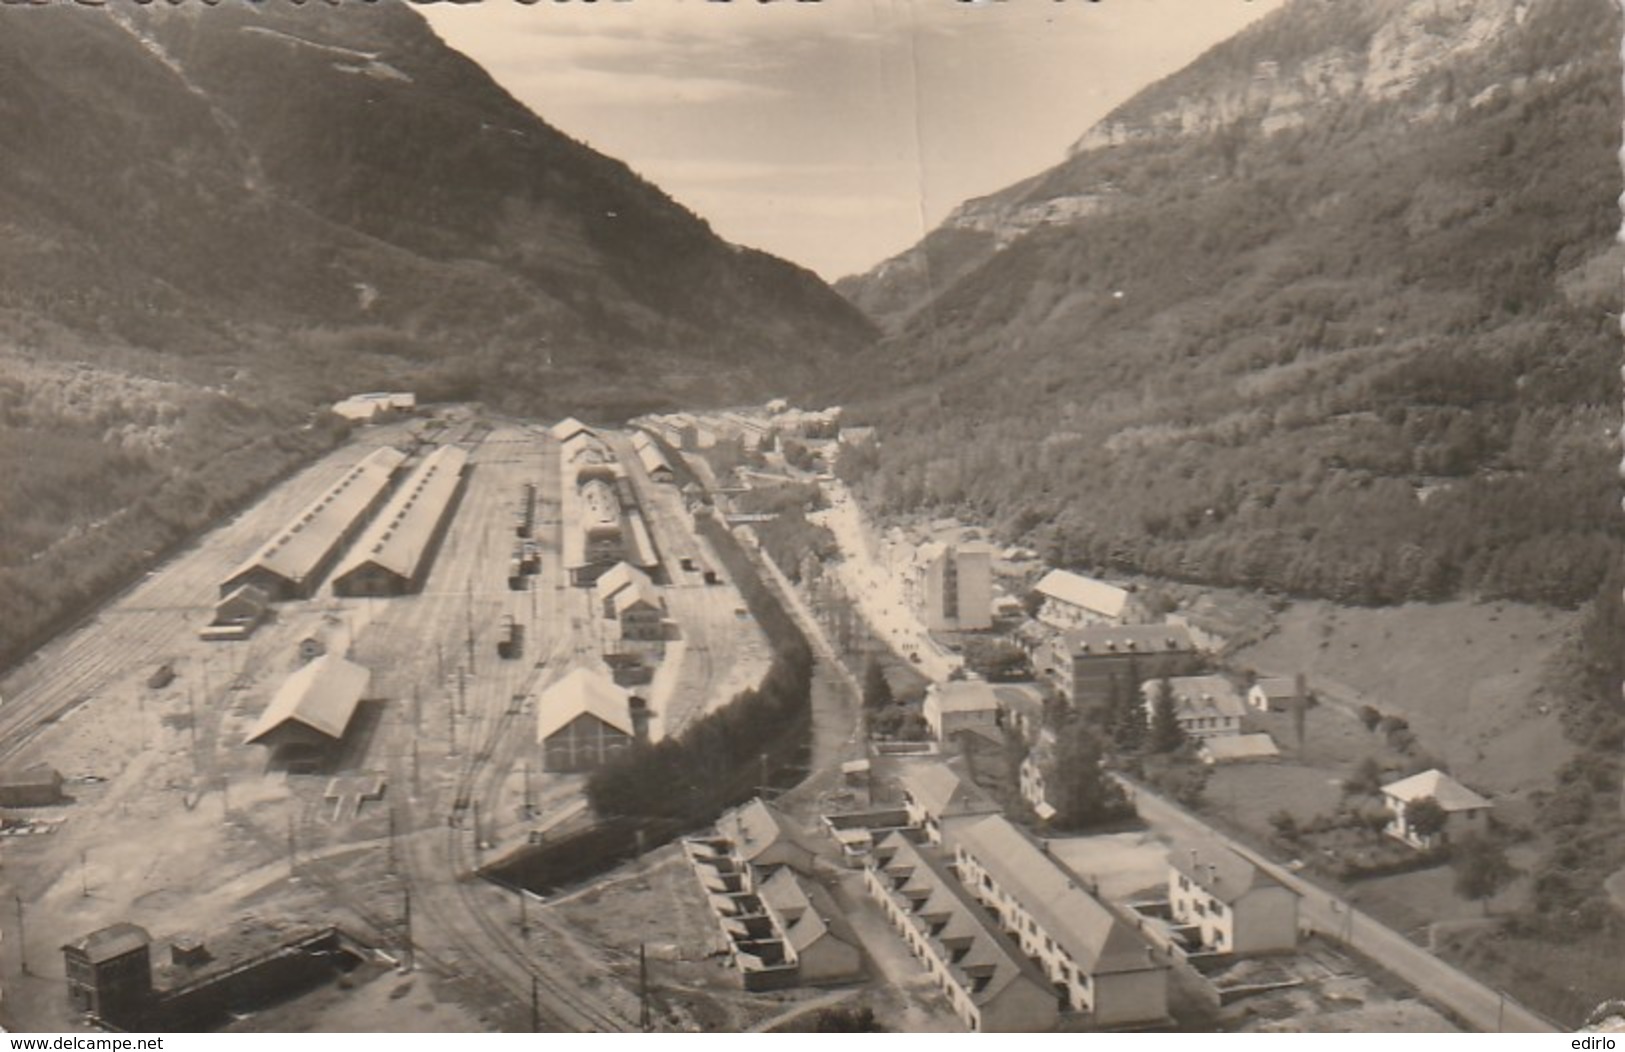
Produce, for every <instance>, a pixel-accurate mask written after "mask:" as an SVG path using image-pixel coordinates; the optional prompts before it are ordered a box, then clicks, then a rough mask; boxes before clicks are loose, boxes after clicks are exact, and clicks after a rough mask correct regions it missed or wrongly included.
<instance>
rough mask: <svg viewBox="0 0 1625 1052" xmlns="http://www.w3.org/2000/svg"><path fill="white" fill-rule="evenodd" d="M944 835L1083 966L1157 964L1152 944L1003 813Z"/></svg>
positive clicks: (1124, 968)
mask: <svg viewBox="0 0 1625 1052" xmlns="http://www.w3.org/2000/svg"><path fill="white" fill-rule="evenodd" d="M945 839H946V840H947V841H949V842H950V843H951V846H953V847H954V848H956V849H959V848H963V849H964V850H965V852H966V853H968V854H970V855H971V856H973V857H974V858H975V859H976V862H977V864H979V865H980V866H981V867H982V868H983V869H985V870H986V871H987V872H988V873H989V874H990V875H991V876H992V877H993V879H994V881H996V882H997V883H998V885H999V886H1000V887H1001V888H1003V889H1004V891H1005V892H1007V893H1008V894H1009V895H1010V896H1011V897H1013V898H1014V899H1015V900H1016V901H1017V902H1018V903H1020V904H1021V907H1022V908H1023V909H1025V910H1026V911H1027V912H1028V914H1030V915H1031V916H1032V918H1033V920H1035V921H1036V922H1037V923H1038V926H1039V928H1040V929H1041V930H1042V931H1043V932H1044V934H1046V935H1048V936H1049V937H1050V938H1052V939H1054V940H1055V941H1056V942H1057V943H1059V944H1060V946H1061V948H1062V949H1064V950H1065V951H1066V953H1067V956H1069V957H1071V958H1072V960H1073V962H1074V963H1076V964H1077V965H1078V967H1080V968H1082V969H1083V970H1084V971H1086V972H1088V973H1090V974H1093V975H1099V974H1103V973H1107V972H1132V971H1140V970H1142V969H1146V968H1150V967H1153V965H1154V962H1153V961H1152V958H1151V950H1150V948H1149V947H1148V946H1147V945H1146V944H1145V943H1144V942H1143V941H1141V939H1140V938H1139V936H1137V935H1135V934H1134V932H1133V931H1131V930H1130V929H1129V928H1128V927H1127V926H1126V925H1124V924H1122V923H1121V922H1119V921H1118V919H1117V917H1116V916H1115V915H1114V914H1113V913H1112V911H1111V910H1109V909H1107V908H1106V907H1105V906H1104V905H1103V904H1102V903H1101V902H1100V901H1099V900H1097V899H1096V898H1095V897H1094V896H1092V895H1090V894H1089V893H1088V892H1087V891H1084V890H1083V889H1082V888H1081V887H1079V886H1078V885H1077V883H1076V882H1075V881H1073V879H1072V878H1071V877H1069V876H1067V874H1066V873H1065V872H1063V871H1062V870H1061V868H1060V867H1059V866H1057V865H1056V864H1055V861H1054V859H1051V858H1050V857H1048V856H1047V855H1046V854H1044V852H1043V851H1041V850H1039V848H1038V846H1037V845H1036V844H1034V843H1033V842H1032V841H1031V840H1028V839H1027V838H1026V837H1025V836H1023V835H1022V834H1021V832H1020V830H1018V829H1016V827H1015V826H1013V825H1011V824H1010V822H1009V821H1008V820H1007V819H1005V818H1004V817H1003V816H1002V815H991V816H989V817H987V818H983V819H979V820H977V821H975V822H961V823H955V824H954V825H953V826H952V827H950V828H949V830H948V831H947V832H946V834H945Z"/></svg>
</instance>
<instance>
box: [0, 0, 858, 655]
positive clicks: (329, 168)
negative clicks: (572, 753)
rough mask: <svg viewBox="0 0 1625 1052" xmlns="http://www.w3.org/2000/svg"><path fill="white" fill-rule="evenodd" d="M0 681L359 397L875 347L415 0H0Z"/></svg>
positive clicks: (701, 396)
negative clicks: (454, 36) (326, 407)
mask: <svg viewBox="0 0 1625 1052" xmlns="http://www.w3.org/2000/svg"><path fill="white" fill-rule="evenodd" d="M0 157H4V159H5V160H4V164H5V179H4V180H0V664H4V663H5V662H7V661H10V660H13V659H15V658H17V657H19V656H21V655H22V654H25V653H27V651H28V650H29V649H30V648H31V647H32V646H34V645H37V644H38V643H39V642H41V641H42V640H43V639H44V638H46V637H47V636H49V635H50V634H51V633H52V632H53V631H55V630H57V629H59V628H61V627H63V626H64V625H66V624H67V623H69V621H71V619H72V618H73V617H74V616H76V615H77V614H78V613H79V612H82V611H84V610H85V609H87V608H89V607H91V606H93V605H94V604H95V603H96V602H97V601H98V600H99V599H100V598H101V597H103V596H105V595H106V594H107V592H108V591H109V590H110V589H112V588H115V587H117V586H118V585H119V584H121V583H123V582H126V581H128V580H130V579H132V578H133V577H134V576H137V575H139V573H140V572H141V571H142V570H144V569H145V568H146V567H148V566H150V565H152V563H153V562H154V561H155V560H157V559H158V558H160V557H161V556H162V555H163V554H164V553H165V552H167V551H171V550H173V549H174V548H175V547H176V546H177V545H180V544H182V543H184V542H185V541H186V539H187V538H189V537H191V536H193V535H194V534H195V533H196V531H198V530H200V529H202V528H204V527H206V526H207V525H208V524H209V523H211V522H213V521H215V520H217V519H218V518H219V517H220V516H221V515H224V514H228V513H229V512H231V511H232V510H233V509H235V508H238V507H240V506H242V504H243V503H244V502H245V501H247V500H249V499H250V498H251V497H252V496H253V495H254V494H255V493H257V492H259V491H260V490H261V489H262V488H263V487H264V486H266V485H267V484H269V483H270V482H272V481H274V480H275V479H277V478H278V477H280V476H282V475H283V474H285V473H287V472H288V471H290V470H292V469H293V468H294V467H295V466H297V465H298V464H299V463H301V462H303V461H305V460H308V459H309V458H310V457H312V456H314V455H316V454H318V453H320V452H321V451H323V450H325V449H327V448H330V447H331V446H332V445H333V444H335V443H337V442H339V441H342V439H343V437H344V435H343V430H342V428H341V427H340V426H339V425H338V424H337V421H336V420H334V419H329V418H328V414H325V413H321V412H313V410H317V409H318V408H319V407H320V405H321V404H322V403H323V402H325V401H328V400H330V399H332V398H333V397H335V396H336V395H339V394H341V393H349V392H352V391H355V390H358V389H359V390H378V389H386V390H387V389H397V388H402V387H404V388H407V389H412V390H416V391H417V392H418V394H419V395H420V397H421V398H422V399H423V400H425V401H435V400H441V399H482V400H484V401H487V402H489V403H493V404H495V405H497V406H498V407H500V408H505V409H511V410H515V411H520V412H533V413H538V414H542V415H560V414H562V413H563V412H566V411H568V412H572V413H578V414H580V415H583V416H585V417H587V418H588V419H594V420H601V419H610V418H614V417H617V416H622V415H630V414H632V413H636V412H641V411H644V410H648V409H652V408H660V407H670V406H674V405H682V404H695V403H699V404H716V403H719V402H727V401H732V400H734V399H738V398H741V397H760V396H763V395H766V394H769V393H771V394H786V395H794V394H797V393H799V392H801V391H804V390H806V389H807V388H808V387H809V386H810V385H811V384H812V383H813V381H814V380H815V379H816V378H818V377H820V376H822V375H824V374H826V373H839V372H841V371H842V370H843V368H844V367H845V363H846V362H848V361H850V360H851V359H852V358H853V356H854V355H855V354H857V353H859V352H860V351H861V350H862V349H863V348H865V347H866V346H867V345H868V344H869V343H871V342H872V338H873V335H874V330H873V328H872V326H871V325H870V323H869V322H868V321H867V320H866V319H865V318H864V317H863V316H862V315H861V314H859V313H858V312H857V311H856V310H855V309H853V308H852V307H851V306H849V305H848V304H847V303H846V302H845V301H844V300H843V299H841V298H840V297H839V296H837V295H836V294H835V293H834V292H833V291H832V290H831V289H829V288H828V286H826V285H824V284H823V282H821V281H820V280H818V278H816V277H815V276H814V275H812V274H811V273H809V272H807V271H805V270H802V269H800V268H798V267H795V266H793V265H791V264H789V263H786V262H784V261H782V260H779V259H775V258H773V257H771V256H768V255H766V254H764V253H761V252H756V251H752V250H750V249H745V248H740V247H737V246H734V245H730V244H728V243H726V242H724V241H722V240H721V239H719V238H718V237H716V236H715V235H714V234H713V233H712V231H711V230H710V228H709V227H707V225H706V224H705V222H704V221H703V220H701V219H699V218H698V217H696V216H694V215H693V214H691V213H690V212H688V211H687V210H685V209H684V208H682V207H681V206H679V205H677V204H676V203H674V202H673V201H672V200H671V199H670V198H668V197H667V196H666V195H665V194H663V193H662V192H661V191H660V190H659V189H658V188H656V187H654V186H652V185H650V184H649V183H648V182H646V181H644V180H643V179H641V178H639V177H638V176H637V175H636V174H635V173H634V172H632V171H631V170H630V169H628V168H627V167H626V165H624V164H622V163H621V162H619V161H616V160H614V159H612V158H608V157H605V156H602V155H600V154H598V153H595V152H594V151H592V150H590V149H588V148H587V147H585V146H583V145H582V144H580V143H578V142H575V141H573V140H571V139H570V138H569V137H568V136H566V135H564V134H562V133H560V132H559V131H557V130H556V129H554V128H552V127H550V126H548V125H547V124H546V123H545V122H544V121H542V120H541V119H540V118H539V117H537V116H536V115H535V114H533V113H531V112H530V111H529V110H527V109H526V108H525V107H524V106H522V105H520V104H519V103H518V102H516V101H515V100H514V99H513V98H511V97H510V96H509V95H508V94H507V93H506V92H504V91H503V90H502V89H501V88H499V87H498V86H497V85H496V84H495V83H494V82H493V81H492V80H491V78H490V77H489V76H487V75H486V74H485V73H484V72H483V71H482V70H481V69H480V68H479V67H478V66H476V65H475V64H474V63H473V62H471V61H469V60H468V59H466V58H464V57H463V56H462V55H459V54H457V53H456V52H455V51H453V50H451V49H450V48H448V47H446V46H445V45H444V44H443V43H442V42H441V41H440V39H439V38H438V37H437V36H435V34H434V33H433V32H432V31H431V30H430V28H429V26H428V25H427V23H426V22H425V21H424V20H423V19H422V17H421V16H419V15H418V14H417V13H416V12H415V11H413V10H412V9H411V8H410V7H408V6H407V5H406V4H404V3H400V2H394V0H384V2H368V3H354V4H343V5H336V4H288V3H248V2H243V0H226V2H225V3H221V4H218V5H216V4H212V3H211V4H187V5H171V4H157V5H149V4H124V3H118V4H107V5H90V4H39V5H36V4H10V3H6V4H0Z"/></svg>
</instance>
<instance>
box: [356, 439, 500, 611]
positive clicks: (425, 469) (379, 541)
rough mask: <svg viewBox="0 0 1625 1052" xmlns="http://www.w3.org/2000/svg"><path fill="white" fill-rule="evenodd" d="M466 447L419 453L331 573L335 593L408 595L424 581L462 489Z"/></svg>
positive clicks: (449, 447)
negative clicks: (397, 488) (410, 469)
mask: <svg viewBox="0 0 1625 1052" xmlns="http://www.w3.org/2000/svg"><path fill="white" fill-rule="evenodd" d="M467 464H468V453H467V452H465V451H464V450H462V449H459V448H458V447H456V446H441V447H440V448H439V449H437V450H435V451H434V452H433V453H430V454H429V455H428V456H426V457H424V458H423V461H422V462H421V463H419V464H418V466H417V468H416V470H414V471H413V472H412V474H411V475H410V476H409V477H408V478H407V480H406V481H405V482H404V483H402V484H401V488H400V491H399V492H397V493H396V494H395V496H394V498H393V499H391V500H390V502H389V505H388V506H387V507H385V508H384V510H383V512H382V513H381V514H380V515H379V516H378V519H377V520H376V521H375V522H374V523H373V524H372V526H371V527H369V528H368V530H367V532H366V533H364V534H362V536H361V540H359V541H357V542H356V545H355V547H354V548H353V549H351V551H350V555H349V557H348V558H347V559H345V561H344V563H343V565H341V566H340V567H339V569H338V571H337V572H336V573H335V574H334V575H333V593H334V594H335V595H365V596H392V595H406V594H408V593H411V592H416V591H418V590H419V589H421V588H422V587H423V581H424V579H425V578H426V577H428V575H429V567H430V566H431V565H433V563H434V555H435V551H436V550H437V549H438V548H439V547H440V541H441V539H442V538H443V537H444V536H445V534H446V530H447V528H448V527H450V525H451V520H452V512H453V511H454V509H455V508H456V505H457V498H458V496H459V495H460V494H461V493H462V484H463V469H464V468H465V467H466V466H467Z"/></svg>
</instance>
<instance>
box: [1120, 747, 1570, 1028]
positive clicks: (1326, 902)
mask: <svg viewBox="0 0 1625 1052" xmlns="http://www.w3.org/2000/svg"><path fill="white" fill-rule="evenodd" d="M1120 780H1121V779H1120ZM1122 781H1123V785H1124V788H1126V789H1127V790H1128V791H1129V793H1130V794H1131V795H1132V797H1133V799H1134V806H1135V808H1136V809H1137V810H1138V811H1139V812H1140V817H1141V818H1143V819H1145V821H1146V823H1147V824H1148V825H1150V826H1151V827H1152V828H1154V829H1156V830H1157V831H1158V832H1160V833H1163V834H1165V835H1168V836H1170V837H1173V838H1175V839H1180V838H1196V839H1200V838H1207V839H1213V840H1218V841H1220V842H1222V843H1224V844H1225V845H1227V846H1228V847H1229V848H1230V849H1231V850H1233V851H1235V852H1236V853H1237V854H1238V855H1241V856H1242V857H1243V858H1245V859H1247V860H1248V861H1250V862H1252V863H1253V864H1254V865H1255V866H1258V867H1259V868H1260V869H1262V870H1264V872H1266V873H1268V874H1269V875H1270V876H1272V877H1274V878H1275V879H1276V880H1278V881H1280V882H1281V883H1282V884H1284V885H1286V886H1287V887H1289V888H1291V889H1292V890H1293V891H1295V892H1297V893H1298V894H1299V895H1300V896H1302V901H1301V902H1300V904H1299V907H1298V910H1299V912H1298V916H1299V919H1300V921H1302V922H1303V923H1304V924H1305V925H1306V926H1307V927H1310V928H1313V929H1314V930H1315V931H1318V932H1320V933H1322V934H1324V935H1327V936H1330V937H1331V938H1334V939H1337V940H1338V941H1340V942H1344V943H1347V944H1348V945H1350V946H1353V947H1354V948H1355V949H1356V950H1359V951H1360V952H1361V953H1363V954H1365V955H1366V956H1367V957H1370V958H1371V959H1372V960H1374V961H1376V962H1377V963H1379V964H1381V965H1382V966H1383V967H1384V968H1386V969H1388V970H1389V971H1390V972H1393V973H1394V974H1395V975H1397V976H1399V977H1400V978H1401V979H1403V980H1405V981H1406V982H1407V983H1410V984H1411V985H1412V986H1414V987H1416V988H1417V989H1418V990H1420V991H1422V993H1423V994H1425V995H1426V996H1427V997H1428V998H1429V999H1430V1000H1432V1001H1433V1002H1435V1003H1436V1004H1439V1005H1443V1006H1444V1007H1445V1008H1448V1009H1450V1011H1452V1012H1454V1013H1455V1014H1456V1015H1457V1016H1458V1017H1460V1018H1461V1019H1462V1020H1464V1021H1465V1022H1466V1023H1467V1024H1468V1025H1469V1026H1471V1027H1473V1028H1475V1029H1477V1030H1480V1031H1483V1032H1486V1033H1495V1032H1497V1031H1509V1032H1513V1033H1537V1034H1555V1033H1560V1032H1561V1030H1560V1028H1559V1027H1557V1026H1556V1025H1554V1024H1553V1023H1551V1022H1549V1021H1548V1020H1546V1019H1543V1018H1541V1017H1540V1016H1538V1015H1536V1014H1535V1013H1533V1012H1531V1011H1529V1010H1528V1009H1526V1008H1524V1007H1523V1006H1522V1005H1520V1004H1518V1003H1517V1002H1515V1001H1513V1000H1512V999H1511V998H1509V997H1507V996H1506V995H1505V994H1503V993H1500V992H1499V991H1497V990H1492V989H1491V988H1490V987H1488V986H1485V985H1484V984H1483V983H1481V982H1479V981H1478V980H1476V979H1474V978H1472V977H1471V976H1468V975H1465V974H1463V973H1462V972H1460V971H1458V970H1456V969H1455V968H1453V967H1451V966H1450V965H1448V964H1446V963H1445V962H1444V961H1441V960H1439V958H1437V957H1435V956H1433V955H1432V954H1430V953H1428V952H1427V951H1426V950H1423V949H1422V948H1421V947H1420V946H1417V945H1416V944H1415V943H1413V942H1411V941H1410V940H1409V939H1407V938H1405V937H1404V936H1403V935H1401V934H1399V933H1398V932H1396V931H1394V930H1393V929H1392V928H1388V927H1386V926H1384V925H1383V923H1382V922H1381V921H1379V920H1377V919H1376V918H1375V917H1372V916H1370V915H1369V914H1365V913H1361V912H1359V911H1358V910H1356V909H1354V908H1353V907H1352V906H1350V905H1349V904H1348V903H1346V902H1344V901H1343V900H1342V899H1340V898H1338V897H1337V896H1335V895H1333V894H1331V893H1330V892H1328V891H1326V890H1325V889H1324V888H1321V887H1318V886H1316V885H1314V884H1311V883H1309V882H1308V881H1306V880H1304V879H1302V878H1301V877H1299V876H1297V875H1296V874H1294V873H1291V872H1289V871H1288V870H1286V869H1285V868H1284V867H1282V866H1278V865H1276V864H1275V863H1274V862H1271V861H1270V860H1269V859H1267V858H1264V857H1263V856H1262V855H1260V854H1258V852H1256V851H1253V850H1252V849H1251V848H1249V847H1247V846H1246V845H1244V844H1241V843H1239V842H1237V841H1235V840H1233V839H1231V838H1230V837H1228V836H1225V835H1224V834H1222V833H1220V832H1218V831H1217V830H1215V829H1213V828H1212V827H1211V826H1209V825H1207V824H1206V823H1205V822H1203V821H1202V820H1201V819H1199V818H1197V817H1196V816H1195V815H1193V814H1191V813H1190V812H1188V811H1186V810H1184V809H1183V808H1181V807H1179V806H1178V805H1176V804H1173V803H1171V802H1169V801H1168V800H1165V799H1163V798H1162V797H1160V796H1157V795H1156V794H1154V793H1152V792H1149V791H1148V790H1146V789H1145V788H1144V787H1143V786H1140V785H1137V784H1134V783H1131V782H1128V781H1126V780H1122Z"/></svg>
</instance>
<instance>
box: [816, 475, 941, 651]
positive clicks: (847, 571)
mask: <svg viewBox="0 0 1625 1052" xmlns="http://www.w3.org/2000/svg"><path fill="white" fill-rule="evenodd" d="M824 488H825V492H826V493H827V494H828V495H829V497H830V506H829V507H828V508H827V509H825V510H823V511H817V512H813V513H812V514H811V515H809V516H808V519H809V521H812V522H817V523H821V524H822V525H824V526H827V527H829V529H830V532H832V533H833V534H835V541H836V544H837V545H839V547H840V549H841V559H840V562H838V563H837V564H835V571H836V573H837V574H838V575H839V576H840V578H841V581H842V583H843V584H844V585H845V586H846V591H847V594H848V595H850V596H851V597H852V598H853V599H855V600H856V601H857V604H858V608H859V609H860V610H861V611H862V612H863V616H864V618H865V619H866V620H867V621H868V622H869V624H870V625H871V626H872V627H873V628H874V629H875V631H876V632H877V633H879V635H880V636H881V638H882V639H883V640H885V642H886V643H887V644H888V645H889V646H890V647H891V648H892V649H893V650H894V651H896V652H897V654H898V655H899V656H900V657H905V658H906V657H908V656H909V655H911V654H912V655H917V656H918V657H919V661H918V662H917V663H916V667H917V668H918V669H919V670H920V671H921V672H922V673H924V674H925V675H926V677H928V678H929V679H932V680H934V681H936V682H938V683H940V682H943V681H945V680H946V679H948V677H949V676H950V675H951V674H952V673H953V671H954V669H956V668H958V667H959V665H960V664H961V663H962V662H961V659H960V658H958V657H957V656H955V655H953V654H946V653H944V652H942V651H941V650H939V649H938V648H937V645H936V643H935V642H933V641H932V639H931V637H930V634H929V633H928V632H926V630H925V626H923V625H922V624H920V622H919V619H918V618H916V617H915V616H914V614H913V612H912V611H911V610H910V609H909V607H908V603H907V600H906V598H905V596H904V592H903V586H902V583H901V582H900V581H898V579H897V577H896V575H895V574H893V573H891V572H890V570H888V569H887V567H886V566H885V565H884V563H883V562H882V561H880V560H879V559H877V558H875V556H874V554H873V552H872V551H871V548H870V546H869V541H868V527H867V526H866V524H865V522H864V518H863V509H861V508H859V507H858V504H857V501H855V500H853V499H852V496H851V494H850V493H849V492H848V491H847V489H846V487H845V486H844V485H842V484H841V483H840V482H828V483H825V484H824Z"/></svg>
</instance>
